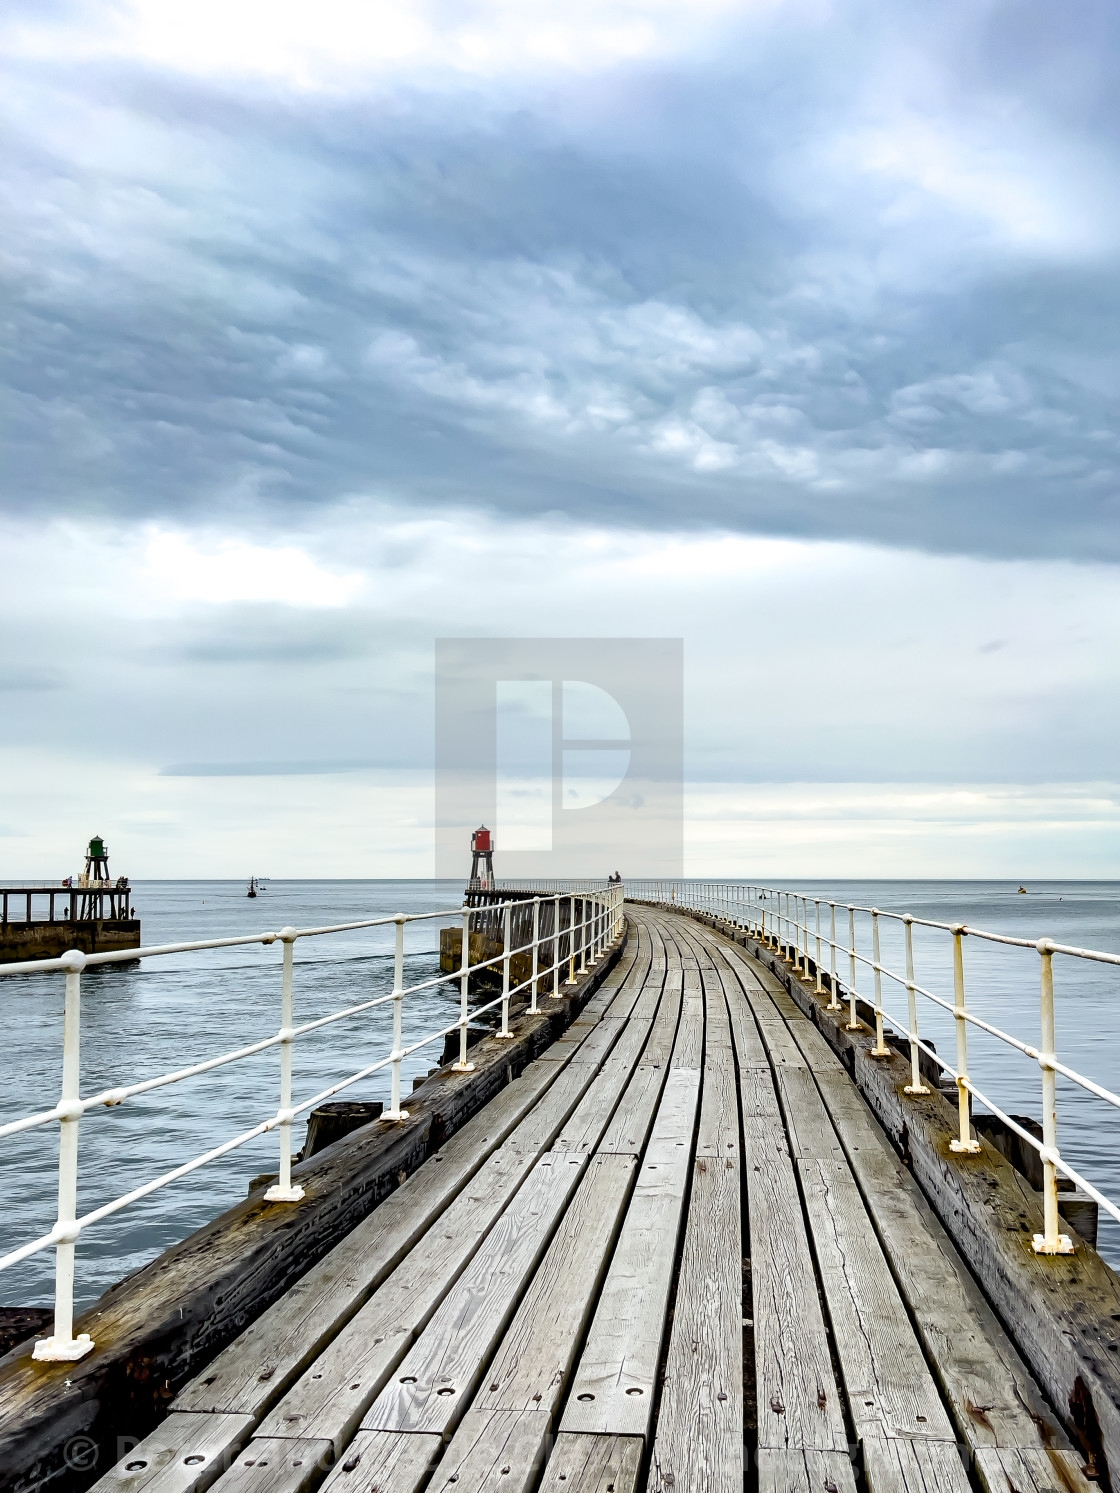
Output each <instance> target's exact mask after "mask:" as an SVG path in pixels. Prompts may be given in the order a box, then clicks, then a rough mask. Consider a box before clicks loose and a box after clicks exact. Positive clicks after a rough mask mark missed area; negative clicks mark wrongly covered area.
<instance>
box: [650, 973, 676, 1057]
mask: <svg viewBox="0 0 1120 1493" xmlns="http://www.w3.org/2000/svg"><path fill="white" fill-rule="evenodd" d="M680 1010H681V992H680V990H679V989H676V988H674V987H673V986H672V985H669V984H666V987H665V990H664V991H663V992H662V995H661V1003H660V1005H659V1006H658V1008H657V1015H656V1017H655V1018H654V1022H653V1026H652V1028H651V1029H650V1034H649V1041H648V1042H647V1043H646V1048H645V1052H644V1053H643V1055H642V1061H643V1062H644V1063H647V1064H649V1066H650V1067H651V1068H667V1067H668V1066H669V1062H670V1060H671V1058H672V1055H673V1047H674V1044H675V1043H676V1039H677V1021H678V1018H679V1016H680Z"/></svg>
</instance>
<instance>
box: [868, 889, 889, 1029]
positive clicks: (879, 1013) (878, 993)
mask: <svg viewBox="0 0 1120 1493" xmlns="http://www.w3.org/2000/svg"><path fill="white" fill-rule="evenodd" d="M871 962H872V965H873V967H874V970H875V1046H874V1047H873V1048H872V1049H871V1051H870V1052H869V1053H868V1057H872V1058H889V1057H890V1055H891V1050H890V1048H889V1047H888V1046H887V1044H886V1042H885V1041H884V1039H883V967H882V964H881V963H880V960H879V909H878V908H877V907H873V908H872V909H871Z"/></svg>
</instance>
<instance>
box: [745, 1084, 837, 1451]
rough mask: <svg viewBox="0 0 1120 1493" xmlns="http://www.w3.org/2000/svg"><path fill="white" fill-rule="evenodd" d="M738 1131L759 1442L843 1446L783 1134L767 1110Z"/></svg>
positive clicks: (798, 1447) (809, 1447)
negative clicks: (741, 1143)
mask: <svg viewBox="0 0 1120 1493" xmlns="http://www.w3.org/2000/svg"><path fill="white" fill-rule="evenodd" d="M763 1078H764V1075H762V1074H758V1080H759V1084H760V1086H761V1083H762V1080H763ZM771 1093H773V1090H771ZM773 1103H774V1110H775V1112H776V1111H777V1099H776V1098H775V1099H774V1101H773ZM743 1135H744V1143H745V1150H744V1156H743V1159H744V1163H745V1165H744V1175H745V1176H746V1179H747V1198H748V1218H749V1220H750V1255H751V1284H752V1290H753V1298H754V1299H753V1307H754V1310H753V1319H754V1341H755V1382H756V1389H757V1397H758V1445H759V1446H760V1447H769V1448H773V1449H784V1448H788V1449H790V1450H792V1451H835V1452H842V1451H845V1450H846V1449H847V1445H848V1433H847V1429H846V1427H845V1423H844V1412H843V1407H842V1401H841V1398H840V1392H839V1389H838V1387H837V1384H836V1380H835V1377H834V1375H833V1372H832V1360H831V1357H830V1354H829V1344H828V1334H827V1332H826V1330H825V1324H824V1316H823V1314H822V1311H821V1304H820V1299H819V1297H818V1295H817V1280H816V1274H815V1271H814V1269H813V1260H812V1256H811V1254H810V1251H809V1238H808V1234H807V1232H806V1229H805V1222H804V1218H803V1215H802V1212H801V1199H800V1197H799V1195H798V1191H797V1181H796V1178H795V1176H794V1172H793V1163H792V1162H791V1160H790V1156H789V1149H788V1146H787V1143H786V1138H785V1134H784V1132H783V1131H782V1130H781V1128H780V1125H775V1123H774V1120H773V1119H772V1118H770V1117H768V1116H754V1115H746V1114H744V1117H743Z"/></svg>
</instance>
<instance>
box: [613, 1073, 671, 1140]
mask: <svg viewBox="0 0 1120 1493" xmlns="http://www.w3.org/2000/svg"><path fill="white" fill-rule="evenodd" d="M668 1071H669V1070H668V1069H667V1068H666V1067H664V1066H663V1065H659V1066H657V1067H651V1066H649V1065H648V1064H646V1063H642V1064H639V1066H638V1067H637V1068H635V1069H634V1072H633V1074H632V1075H631V1077H630V1081H629V1083H628V1084H627V1085H626V1088H625V1090H624V1091H623V1095H622V1098H621V1099H620V1100H619V1103H618V1106H617V1108H616V1109H615V1112H614V1114H613V1116H612V1117H611V1122H610V1124H609V1125H608V1126H607V1128H606V1130H605V1132H604V1134H603V1138H602V1140H600V1142H599V1144H598V1146H597V1147H596V1154H597V1155H600V1156H602V1155H604V1154H606V1153H613V1154H616V1155H620V1156H640V1155H641V1153H642V1149H643V1147H644V1146H645V1143H646V1137H647V1136H648V1135H649V1128H650V1126H651V1125H652V1124H653V1116H654V1114H655V1113H656V1110H657V1106H658V1104H659V1103H660V1101H661V1090H662V1088H663V1086H664V1084H665V1078H666V1075H667V1073H668Z"/></svg>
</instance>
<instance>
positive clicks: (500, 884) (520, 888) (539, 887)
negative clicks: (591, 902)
mask: <svg viewBox="0 0 1120 1493" xmlns="http://www.w3.org/2000/svg"><path fill="white" fill-rule="evenodd" d="M619 885H621V883H620V882H617V881H611V880H610V878H609V877H606V876H604V877H601V878H599V879H586V878H585V879H584V880H578V879H572V878H568V879H567V880H565V879H564V878H560V879H559V880H558V879H557V878H556V877H550V878H549V879H547V880H537V881H531V880H530V881H526V880H525V879H524V878H522V879H521V880H519V881H514V880H512V879H510V878H509V877H505V878H504V879H503V880H501V881H495V882H494V887H495V889H496V890H498V891H517V892H577V893H581V892H606V891H609V890H610V888H611V887H616V886H619Z"/></svg>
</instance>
